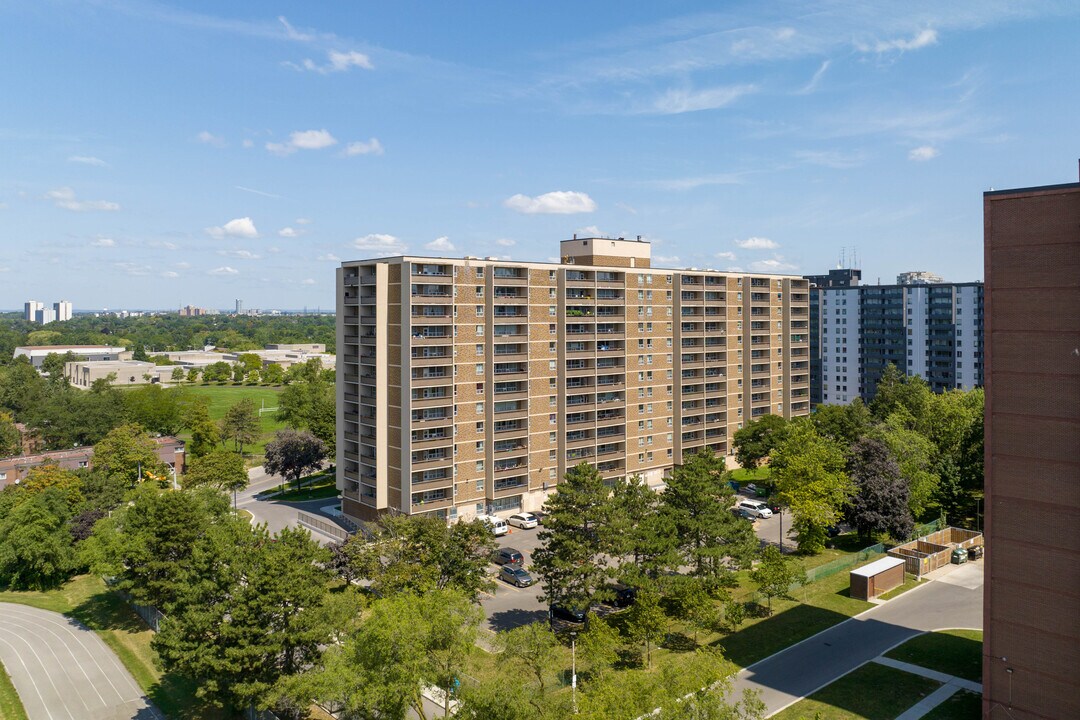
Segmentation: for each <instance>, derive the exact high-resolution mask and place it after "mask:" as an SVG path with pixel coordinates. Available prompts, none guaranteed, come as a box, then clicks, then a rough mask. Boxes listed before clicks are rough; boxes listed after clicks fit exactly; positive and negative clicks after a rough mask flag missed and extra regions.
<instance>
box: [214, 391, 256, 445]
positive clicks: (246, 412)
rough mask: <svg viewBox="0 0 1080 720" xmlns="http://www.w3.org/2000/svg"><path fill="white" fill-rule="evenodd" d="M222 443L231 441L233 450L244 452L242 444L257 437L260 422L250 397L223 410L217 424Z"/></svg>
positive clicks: (251, 441)
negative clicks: (222, 415) (223, 412)
mask: <svg viewBox="0 0 1080 720" xmlns="http://www.w3.org/2000/svg"><path fill="white" fill-rule="evenodd" d="M218 427H219V429H220V431H221V442H222V443H223V444H225V443H228V442H230V441H231V442H232V445H233V450H235V451H236V452H238V453H240V454H241V455H243V454H244V446H245V445H250V444H251V443H253V442H255V441H256V440H258V439H259V433H260V431H261V430H262V424H261V423H260V422H259V408H257V407H256V406H255V401H254V400H252V399H251V398H244V399H243V400H240V401H239V402H237V403H236V404H234V405H231V406H230V407H229V409H228V410H226V411H225V415H224V417H222V418H221V422H220V423H219V425H218Z"/></svg>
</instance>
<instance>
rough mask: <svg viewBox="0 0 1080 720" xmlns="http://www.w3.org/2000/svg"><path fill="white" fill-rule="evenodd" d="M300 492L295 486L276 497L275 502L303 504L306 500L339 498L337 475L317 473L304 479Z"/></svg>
mask: <svg viewBox="0 0 1080 720" xmlns="http://www.w3.org/2000/svg"><path fill="white" fill-rule="evenodd" d="M300 482H301V488H300V490H297V489H296V486H295V485H291V484H290V485H289V487H290V488H291V489H290V490H287V491H286V492H284V493H282V494H281V495H278V496H277V497H275V498H274V499H275V500H285V501H288V502H303V501H304V500H321V499H322V498H332V497H337V495H338V491H337V484H336V483H337V477H336V475H335V473H316V474H314V475H310V476H308V477H306V478H303V479H302V480H301V481H300Z"/></svg>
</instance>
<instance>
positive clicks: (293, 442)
mask: <svg viewBox="0 0 1080 720" xmlns="http://www.w3.org/2000/svg"><path fill="white" fill-rule="evenodd" d="M325 457H326V447H325V446H324V445H323V443H322V440H320V439H319V438H317V437H315V436H314V435H312V434H311V433H309V432H297V431H296V430H290V429H288V428H286V429H284V430H278V431H277V432H276V433H275V434H274V439H273V440H271V441H270V442H268V443H266V458H265V460H263V468H264V469H265V470H266V472H267V473H269V474H271V475H280V476H281V477H283V478H285V480H286V482H287V481H289V480H293V481H294V482H296V489H297V490H299V489H300V478H302V477H303V476H304V475H306V474H307V473H309V472H312V471H313V470H318V469H319V467H320V466H321V465H322V461H323V458H325Z"/></svg>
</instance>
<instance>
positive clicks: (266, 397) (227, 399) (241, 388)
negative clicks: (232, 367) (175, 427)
mask: <svg viewBox="0 0 1080 720" xmlns="http://www.w3.org/2000/svg"><path fill="white" fill-rule="evenodd" d="M181 392H183V393H184V394H185V395H187V396H189V397H198V398H205V399H206V401H207V402H208V405H207V410H208V411H209V413H210V419H211V420H220V419H221V418H222V417H224V415H225V411H226V410H228V409H229V408H230V407H231V406H233V405H235V404H236V403H238V402H240V401H241V400H244V399H250V400H253V401H254V402H255V405H256V406H257V407H259V408H262V407H266V408H276V407H277V406H278V396H279V395H280V394H281V388H277V387H258V386H255V385H185V386H184V387H183V388H182V390H181ZM275 415H276V413H272V412H264V413H261V414H260V415H259V423H260V424H261V425H262V437H260V438H259V439H258V440H257V441H256V442H254V443H252V444H251V445H249V446H248V447H246V448H244V450H245V454H246V455H256V456H261V455H262V454H263V452H264V451H265V449H266V443H267V442H269V441H270V440H272V439H273V436H274V433H275V432H276V431H278V430H280V429H282V428H283V427H285V423H283V422H281V421H279V420H277V419H275ZM180 438H181V439H183V440H190V439H191V433H190V432H187V431H185V432H183V433H181V434H180Z"/></svg>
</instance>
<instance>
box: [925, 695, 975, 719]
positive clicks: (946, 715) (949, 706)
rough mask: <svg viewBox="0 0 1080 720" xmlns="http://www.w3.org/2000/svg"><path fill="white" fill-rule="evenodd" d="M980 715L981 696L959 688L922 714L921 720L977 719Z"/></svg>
mask: <svg viewBox="0 0 1080 720" xmlns="http://www.w3.org/2000/svg"><path fill="white" fill-rule="evenodd" d="M981 717H982V696H981V695H976V694H975V693H973V692H968V691H967V690H961V691H959V692H957V693H955V694H953V695H952V696H951V697H950V698H948V699H947V700H946V701H945V702H943V703H941V704H940V705H938V706H937V707H936V708H934V709H933V710H931V711H930V712H928V713H926V714H925V715H923V716H922V720H979V718H981Z"/></svg>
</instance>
